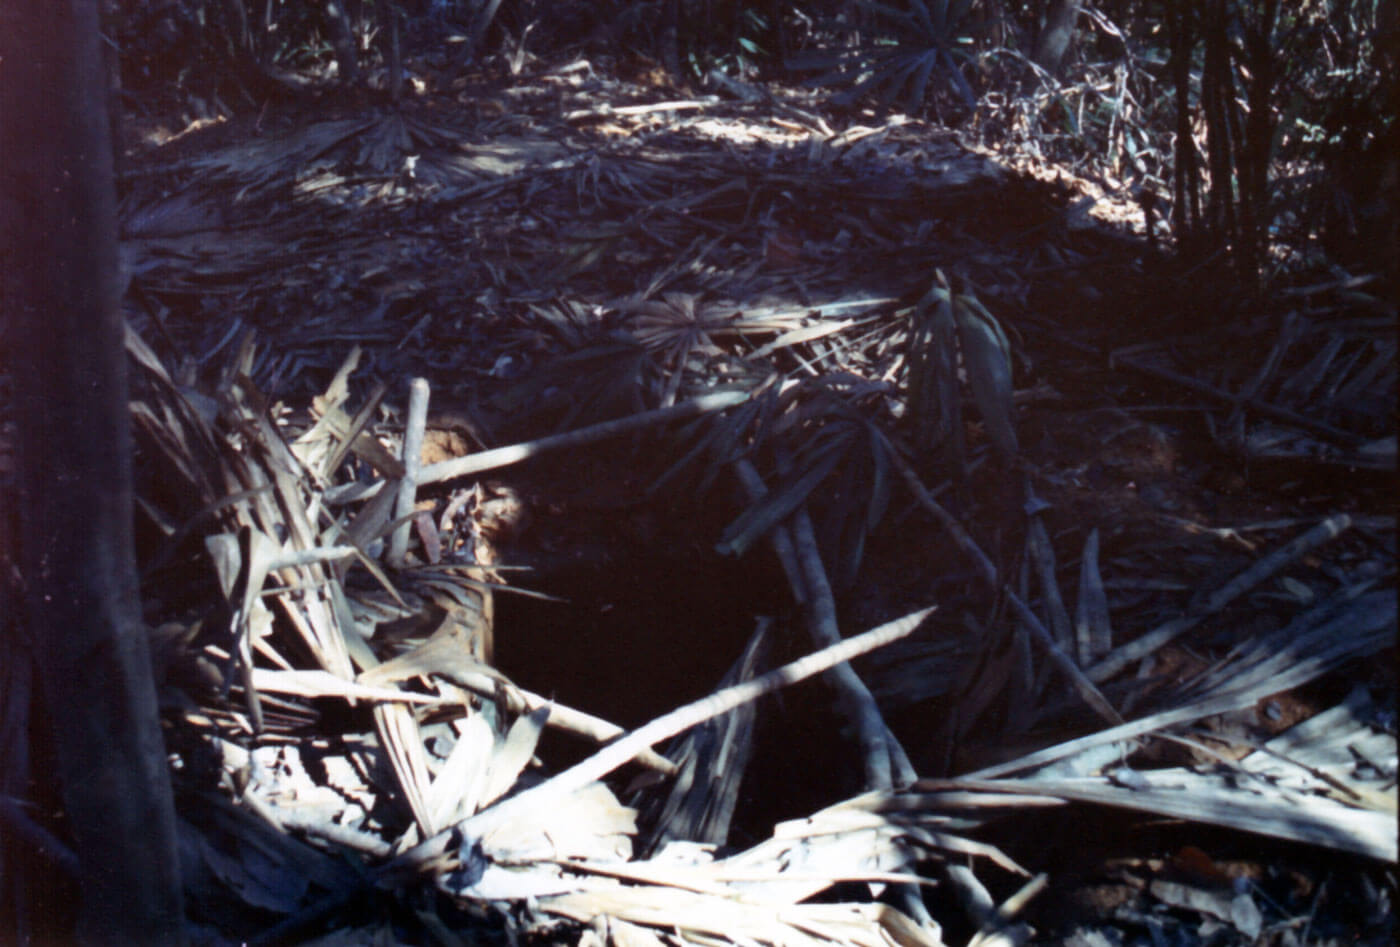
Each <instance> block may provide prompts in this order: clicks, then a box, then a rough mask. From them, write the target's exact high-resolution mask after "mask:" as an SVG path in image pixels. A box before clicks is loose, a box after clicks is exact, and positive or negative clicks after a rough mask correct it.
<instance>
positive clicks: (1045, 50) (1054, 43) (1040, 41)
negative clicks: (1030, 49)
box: [1031, 0, 1080, 76]
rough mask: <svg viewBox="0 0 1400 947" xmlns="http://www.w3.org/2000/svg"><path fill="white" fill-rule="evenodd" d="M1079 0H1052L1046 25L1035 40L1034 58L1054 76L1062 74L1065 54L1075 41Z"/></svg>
mask: <svg viewBox="0 0 1400 947" xmlns="http://www.w3.org/2000/svg"><path fill="white" fill-rule="evenodd" d="M1079 6H1080V4H1079V0H1051V3H1050V11H1049V12H1048V13H1047V14H1046V15H1045V25H1044V27H1042V28H1041V30H1040V36H1039V37H1038V38H1037V39H1036V42H1035V52H1034V54H1033V55H1032V57H1031V58H1032V59H1034V60H1035V64H1036V65H1037V66H1039V67H1040V68H1042V69H1044V70H1045V71H1046V72H1048V73H1050V74H1051V75H1052V76H1058V75H1059V74H1060V67H1061V66H1062V65H1064V61H1065V55H1066V54H1067V53H1068V52H1069V48H1070V44H1071V43H1073V42H1074V24H1075V21H1076V20H1078V19H1079Z"/></svg>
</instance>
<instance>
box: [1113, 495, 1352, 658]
mask: <svg viewBox="0 0 1400 947" xmlns="http://www.w3.org/2000/svg"><path fill="white" fill-rule="evenodd" d="M1350 526H1351V517H1349V516H1347V515H1346V514H1345V513H1341V514H1338V515H1337V516H1329V517H1328V518H1327V519H1325V520H1323V521H1322V522H1321V523H1318V524H1317V525H1316V526H1314V527H1313V528H1312V529H1310V530H1308V531H1307V532H1306V533H1303V534H1302V535H1301V536H1295V537H1294V538H1293V539H1292V540H1291V541H1289V542H1287V543H1285V544H1284V545H1283V546H1280V547H1279V548H1278V549H1275V550H1274V551H1273V552H1271V553H1269V554H1268V555H1266V556H1264V557H1263V558H1262V559H1259V560H1258V561H1256V562H1255V563H1253V564H1252V565H1250V566H1249V567H1248V568H1246V569H1244V570H1243V571H1242V572H1240V573H1239V574H1237V575H1236V576H1235V577H1234V578H1233V579H1231V580H1230V581H1229V582H1226V583H1225V584H1224V585H1223V586H1221V587H1220V588H1218V589H1216V590H1215V591H1214V592H1212V593H1211V594H1210V595H1208V596H1206V598H1205V600H1204V601H1203V602H1202V603H1201V605H1200V606H1199V607H1198V608H1196V609H1193V610H1192V614H1190V615H1186V616H1184V617H1182V618H1173V619H1172V620H1171V621H1168V622H1166V623H1164V624H1162V625H1159V626H1158V627H1157V628H1154V629H1153V630H1152V631H1149V632H1148V633H1147V634H1145V635H1143V636H1142V637H1140V638H1137V639H1136V640H1134V641H1130V642H1128V643H1127V644H1125V645H1123V646H1122V647H1121V648H1119V649H1118V650H1117V651H1114V652H1113V653H1112V654H1110V655H1109V656H1108V657H1106V658H1104V659H1103V660H1102V661H1100V662H1099V663H1098V664H1096V665H1094V666H1093V667H1091V668H1090V669H1089V678H1090V679H1091V680H1094V681H1106V680H1108V679H1109V678H1111V677H1113V676H1114V675H1116V674H1118V673H1119V672H1121V671H1122V670H1123V669H1124V668H1126V667H1127V666H1128V665H1129V664H1132V663H1133V662H1134V661H1139V660H1141V659H1143V658H1145V657H1147V656H1148V655H1149V654H1151V653H1152V652H1154V651H1156V650H1157V649H1158V648H1160V647H1162V646H1163V645H1165V644H1166V643H1167V642H1169V641H1171V640H1172V639H1173V638H1175V637H1176V636H1177V635H1180V634H1181V633H1183V632H1185V631H1189V630H1190V629H1192V628H1194V627H1196V626H1197V625H1198V624H1200V623H1201V621H1203V620H1204V619H1205V618H1207V617H1208V616H1210V615H1214V614H1215V613H1216V612H1218V611H1220V610H1221V609H1223V608H1224V607H1225V606H1226V605H1229V604H1230V603H1231V602H1233V601H1234V600H1235V599H1237V598H1239V597H1240V596H1241V595H1243V594H1244V593H1245V592H1247V591H1249V590H1250V589H1252V588H1254V587H1255V586H1256V585H1258V584H1259V583H1260V582H1263V581H1264V580H1265V579H1267V578H1269V577H1270V576H1272V575H1273V574H1274V573H1276V572H1278V571H1279V570H1280V569H1282V568H1283V567H1284V566H1286V565H1289V564H1291V563H1293V562H1296V561H1297V560H1298V559H1300V558H1302V557H1303V556H1304V555H1306V554H1307V553H1309V552H1311V551H1312V550H1314V549H1316V548H1317V547H1318V546H1321V545H1322V544H1323V543H1325V542H1329V541H1330V540H1333V539H1335V538H1337V537H1338V536H1340V535H1341V534H1342V533H1344V532H1346V530H1347V529H1348V528H1349V527H1350Z"/></svg>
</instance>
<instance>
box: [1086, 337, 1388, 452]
mask: <svg viewBox="0 0 1400 947" xmlns="http://www.w3.org/2000/svg"><path fill="white" fill-rule="evenodd" d="M1109 362H1110V364H1112V365H1114V366H1117V365H1125V366H1127V367H1128V368H1131V369H1133V370H1134V371H1137V372H1141V373H1142V374H1144V375H1151V376H1153V377H1154V378H1160V379H1162V380H1163V381H1169V382H1172V383H1173V384H1176V385H1180V386H1181V387H1183V388H1187V389H1190V390H1191V391H1197V392H1200V393H1201V394H1203V395H1208V396H1209V397H1211V398H1215V399H1217V400H1219V401H1223V402H1225V403H1227V404H1230V405H1233V406H1234V407H1236V408H1247V409H1249V410H1250V411H1253V412H1254V413H1255V414H1258V415H1261V416H1262V417H1266V418H1271V419H1273V420H1275V421H1280V422H1282V423H1284V424H1292V425H1295V426H1296V427H1300V428H1303V429H1304V430H1308V431H1311V432H1313V433H1314V434H1319V435H1321V436H1323V437H1326V438H1329V439H1331V440H1334V441H1337V442H1339V443H1342V444H1345V445H1347V446H1349V447H1355V446H1356V445H1357V444H1359V443H1360V442H1361V440H1362V439H1361V438H1359V437H1357V436H1356V435H1355V434H1352V433H1350V432H1348V431H1343V430H1341V429H1339V428H1335V427H1333V426H1332V425H1330V424H1325V423H1323V422H1322V421H1314V420H1313V419H1312V418H1309V417H1307V416H1305V415H1302V414H1299V413H1298V412H1296V411H1290V410H1288V409H1287V408H1280V407H1279V406H1278V405H1276V404H1270V403H1269V402H1267V401H1260V400H1259V399H1258V398H1249V397H1245V396H1242V395H1236V394H1232V393H1231V392H1228V391H1226V390H1224V389H1223V388H1217V387H1216V386H1215V385H1212V384H1209V383H1208V382H1204V381H1201V380H1200V379H1198V378H1192V377H1191V376H1190V375H1183V374H1181V373H1180V372H1174V371H1172V370H1171V369H1169V368H1162V367H1160V366H1157V365H1150V364H1148V363H1146V362H1140V361H1138V360H1137V359H1134V358H1129V357H1127V356H1123V355H1118V356H1110V357H1109Z"/></svg>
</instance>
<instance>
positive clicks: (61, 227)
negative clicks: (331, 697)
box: [0, 0, 183, 944]
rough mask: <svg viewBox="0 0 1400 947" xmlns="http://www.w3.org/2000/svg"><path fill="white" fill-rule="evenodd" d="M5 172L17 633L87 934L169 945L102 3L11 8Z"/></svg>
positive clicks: (0, 274) (163, 792) (4, 273)
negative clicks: (137, 559) (25, 640)
mask: <svg viewBox="0 0 1400 947" xmlns="http://www.w3.org/2000/svg"><path fill="white" fill-rule="evenodd" d="M0 155H3V164H0V279H3V281H4V282H3V284H0V311H3V313H4V318H5V320H6V322H7V324H8V339H7V347H8V349H9V356H10V358H11V359H12V362H13V367H14V378H15V382H16V392H17V397H16V406H17V408H18V412H17V416H18V421H19V441H18V443H19V451H18V461H19V463H18V473H19V477H18V486H19V491H20V511H19V545H20V550H19V556H18V564H19V566H20V570H21V574H22V577H23V581H24V583H25V595H24V607H25V611H24V616H23V621H24V623H25V627H26V629H27V634H28V637H29V642H30V646H31V648H32V653H33V657H34V660H35V663H36V665H37V668H38V671H39V675H38V677H39V684H40V687H39V696H40V699H41V700H42V701H43V704H44V707H45V710H46V712H47V719H48V720H49V722H50V723H51V725H52V738H53V755H54V759H55V761H56V769H57V775H58V780H59V783H60V786H61V789H62V798H63V803H64V809H65V813H66V817H67V823H68V826H69V829H70V831H71V836H72V840H73V845H74V848H75V849H76V852H77V855H78V861H79V881H80V884H81V892H82V904H81V906H80V909H79V910H78V912H77V915H78V918H77V920H78V934H79V937H80V938H81V939H82V940H84V941H86V942H91V943H103V944H120V943H132V944H136V943H140V944H158V943H173V942H178V941H180V940H181V935H182V930H183V917H182V910H181V900H180V875H179V868H178V865H177V862H176V846H175V825H174V812H173V807H172V804H171V791H170V781H169V772H168V770H167V768H166V763H165V751H164V748H163V746H162V741H161V733H160V725H159V720H158V718H157V715H156V699H155V689H154V686H153V684H152V680H151V669H150V663H149V658H148V654H147V641H146V638H145V634H144V631H143V629H142V626H141V615H140V609H139V603H138V598H137V586H136V578H135V566H134V563H133V560H132V542H131V471H130V455H129V430H128V412H127V403H126V374H125V371H126V359H125V348H124V346H123V344H122V339H123V326H122V320H121V312H120V308H119V299H118V293H119V288H118V287H119V279H118V262H117V245H116V219H115V214H116V211H115V203H116V201H115V195H114V193H113V183H112V153H111V149H110V135H109V129H108V119H107V84H106V78H105V75H104V70H103V57H102V55H101V53H100V51H99V48H98V29H97V2H96V0H5V2H4V4H3V5H0Z"/></svg>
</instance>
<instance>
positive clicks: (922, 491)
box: [890, 448, 1123, 724]
mask: <svg viewBox="0 0 1400 947" xmlns="http://www.w3.org/2000/svg"><path fill="white" fill-rule="evenodd" d="M890 456H891V457H893V458H894V462H895V465H896V466H897V467H899V472H900V473H902V474H903V475H904V480H905V482H906V483H908V484H909V489H910V490H911V491H913V494H914V498H915V499H917V500H918V501H919V503H921V504H922V505H923V507H924V508H925V509H926V510H928V511H929V512H930V513H932V514H933V515H934V517H935V518H936V519H937V520H938V521H939V522H940V523H942V524H943V527H944V528H945V529H947V530H948V532H949V534H950V535H952V537H953V541H954V542H955V543H957V544H958V547H959V548H960V549H962V551H963V552H964V553H966V554H967V555H968V557H969V558H971V559H972V562H973V565H975V566H976V567H977V570H978V572H980V573H981V574H982V578H983V580H984V581H985V582H986V583H987V584H988V585H989V586H991V588H992V591H994V592H996V591H1000V592H1001V593H1002V594H1003V595H1005V596H1006V603H1007V604H1008V605H1010V606H1011V610H1012V611H1014V612H1015V613H1016V617H1017V618H1019V619H1020V620H1021V621H1022V622H1023V623H1024V624H1025V626H1026V627H1027V628H1028V629H1030V632H1031V634H1032V635H1034V636H1035V640H1036V641H1038V642H1039V643H1040V646H1041V647H1042V648H1044V649H1045V653H1046V654H1047V655H1049V657H1050V660H1051V661H1053V662H1055V666H1056V667H1057V668H1059V669H1060V670H1061V671H1062V672H1064V674H1065V676H1066V677H1068V678H1069V680H1070V683H1071V684H1073V685H1074V689H1075V690H1076V691H1078V692H1079V696H1080V697H1082V698H1084V702H1085V703H1087V704H1088V705H1089V706H1090V707H1092V708H1093V709H1094V711H1095V712H1096V713H1098V715H1099V716H1101V717H1103V718H1104V719H1105V720H1107V721H1108V722H1109V723H1112V724H1120V723H1122V722H1123V717H1122V716H1121V715H1120V714H1119V713H1118V711H1117V710H1114V709H1113V705H1112V704H1110V703H1109V702H1108V698H1106V697H1104V695H1103V694H1102V693H1100V692H1099V689H1098V688H1097V687H1095V686H1094V684H1093V682H1092V681H1090V680H1089V678H1087V677H1085V676H1084V672H1083V671H1081V670H1080V669H1079V665H1077V664H1075V663H1074V659H1073V658H1071V657H1070V656H1069V655H1068V654H1066V653H1065V652H1064V651H1063V650H1061V648H1060V646H1059V645H1057V644H1056V643H1055V639H1054V638H1052V637H1051V636H1050V632H1049V631H1048V630H1047V629H1046V627H1045V625H1044V624H1042V623H1041V621H1040V619H1039V618H1038V617H1037V616H1036V614H1035V612H1033V611H1031V610H1030V608H1029V607H1027V605H1026V603H1025V602H1023V601H1021V599H1020V597H1019V596H1018V595H1017V594H1016V593H1015V592H1013V591H1012V590H1011V587H1010V586H1009V585H1008V586H1004V587H1003V586H1002V584H1001V579H1000V578H998V576H997V569H996V566H994V565H992V560H991V559H989V558H987V554H986V553H985V552H983V551H982V547H980V546H978V545H977V541H976V540H974V539H973V538H972V536H971V535H969V534H968V532H967V530H965V529H963V525H962V524H961V523H959V522H958V520H957V518H956V517H955V516H953V514H952V513H949V512H948V511H947V510H946V509H944V508H943V506H942V504H940V503H939V502H938V501H937V500H935V499H934V498H933V495H932V494H930V493H929V492H928V488H927V487H925V486H924V482H923V481H922V480H920V479H919V475H918V473H917V472H915V470H914V468H913V467H911V466H909V462H908V461H906V460H905V459H904V458H903V457H901V456H900V455H899V453H898V452H897V451H895V450H894V449H893V448H891V450H890Z"/></svg>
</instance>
